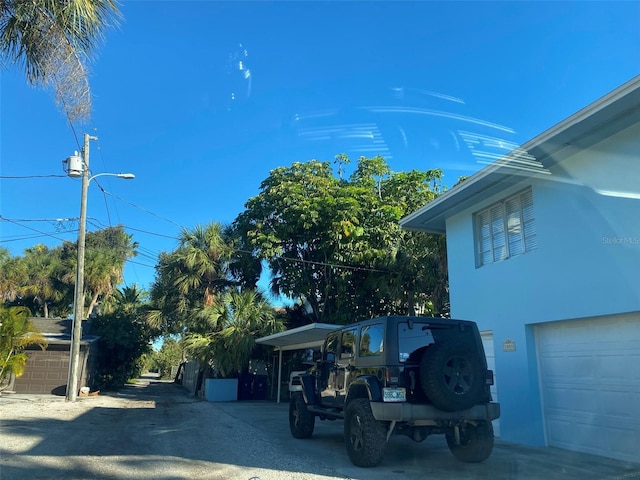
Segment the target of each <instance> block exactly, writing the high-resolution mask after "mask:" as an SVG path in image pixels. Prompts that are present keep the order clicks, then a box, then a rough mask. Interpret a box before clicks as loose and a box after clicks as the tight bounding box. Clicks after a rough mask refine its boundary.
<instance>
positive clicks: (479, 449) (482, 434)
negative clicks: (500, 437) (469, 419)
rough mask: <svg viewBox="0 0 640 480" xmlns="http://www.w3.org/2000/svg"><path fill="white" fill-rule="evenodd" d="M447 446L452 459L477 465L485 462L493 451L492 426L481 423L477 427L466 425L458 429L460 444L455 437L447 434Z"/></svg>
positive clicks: (487, 423)
mask: <svg viewBox="0 0 640 480" xmlns="http://www.w3.org/2000/svg"><path fill="white" fill-rule="evenodd" d="M446 437H447V445H448V446H449V450H451V453H452V454H453V456H454V457H456V458H457V459H458V460H460V461H462V462H466V463H478V462H482V461H484V460H486V459H487V458H489V456H490V455H491V452H492V451H493V425H492V424H491V422H481V423H479V424H478V426H473V425H468V426H467V427H466V428H464V429H460V443H459V444H458V443H456V439H455V435H454V434H453V433H447V435H446Z"/></svg>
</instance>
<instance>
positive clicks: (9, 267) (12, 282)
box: [0, 247, 26, 302]
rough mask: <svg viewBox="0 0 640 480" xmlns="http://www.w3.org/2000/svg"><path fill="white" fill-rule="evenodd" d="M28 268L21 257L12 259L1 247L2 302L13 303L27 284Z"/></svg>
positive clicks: (0, 292) (0, 287)
mask: <svg viewBox="0 0 640 480" xmlns="http://www.w3.org/2000/svg"><path fill="white" fill-rule="evenodd" d="M25 276H26V268H25V265H24V261H23V259H22V258H21V257H12V256H11V255H10V253H9V250H7V249H6V248H4V247H0V302H7V301H9V302H11V301H13V300H15V299H16V297H17V296H18V294H19V291H20V287H21V286H22V285H24V284H25V283H26V281H25Z"/></svg>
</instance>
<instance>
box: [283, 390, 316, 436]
mask: <svg viewBox="0 0 640 480" xmlns="http://www.w3.org/2000/svg"><path fill="white" fill-rule="evenodd" d="M315 424H316V416H315V415H314V414H313V413H311V412H310V411H309V410H307V404H306V403H304V398H303V396H302V393H299V392H295V393H294V394H293V395H292V397H291V401H290V402H289V428H290V429H291V435H293V437H294V438H309V437H311V435H313V428H314V427H315Z"/></svg>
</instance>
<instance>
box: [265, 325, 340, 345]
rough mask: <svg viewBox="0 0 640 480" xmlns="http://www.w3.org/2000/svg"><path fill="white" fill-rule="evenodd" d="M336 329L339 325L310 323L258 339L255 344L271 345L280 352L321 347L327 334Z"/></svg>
mask: <svg viewBox="0 0 640 480" xmlns="http://www.w3.org/2000/svg"><path fill="white" fill-rule="evenodd" d="M338 328H340V325H332V324H329V323H311V324H309V325H304V326H302V327H298V328H292V329H291V330H286V331H284V332H280V333H274V334H273V335H269V336H266V337H261V338H258V339H257V340H256V343H259V344H261V345H271V346H272V347H276V348H278V349H279V350H281V351H286V350H301V349H303V348H311V347H318V346H320V345H322V342H323V341H324V338H325V337H326V336H327V333H329V332H330V331H332V330H337V329H338Z"/></svg>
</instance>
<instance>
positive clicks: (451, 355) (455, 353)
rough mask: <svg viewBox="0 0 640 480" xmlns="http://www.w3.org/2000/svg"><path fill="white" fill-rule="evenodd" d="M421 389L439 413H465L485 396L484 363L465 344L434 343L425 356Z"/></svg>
mask: <svg viewBox="0 0 640 480" xmlns="http://www.w3.org/2000/svg"><path fill="white" fill-rule="evenodd" d="M420 386H421V387H422V390H423V391H424V393H425V395H427V397H429V400H430V401H431V403H432V404H433V405H434V406H435V407H437V408H439V409H440V410H445V411H447V412H455V411H458V410H466V409H468V408H471V407H472V406H473V405H475V404H476V403H479V402H481V401H482V399H483V397H484V390H485V388H486V385H485V368H484V362H483V361H482V359H481V357H480V355H479V354H478V353H477V352H476V351H475V350H473V349H472V348H470V347H468V346H467V345H465V344H464V343H462V342H458V341H447V342H442V343H435V344H433V345H431V346H430V347H429V348H427V349H426V350H425V351H424V353H423V354H422V358H421V360H420Z"/></svg>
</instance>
